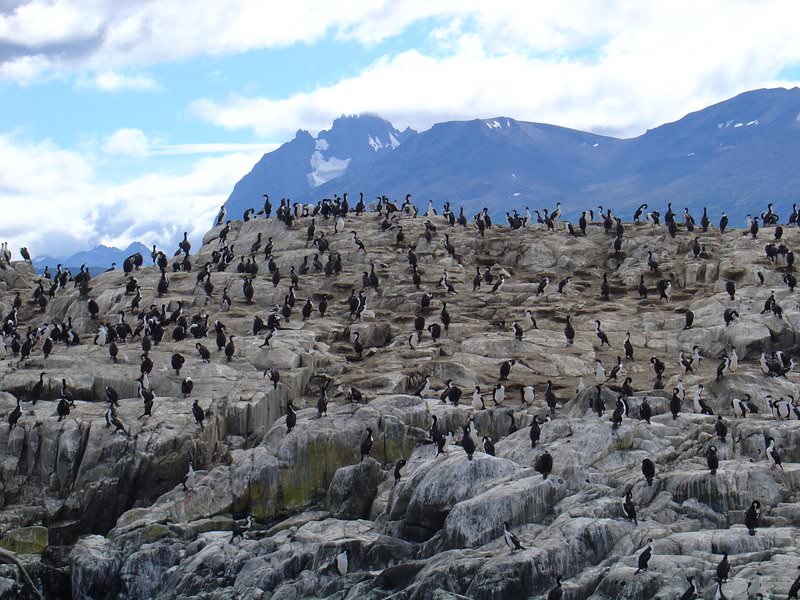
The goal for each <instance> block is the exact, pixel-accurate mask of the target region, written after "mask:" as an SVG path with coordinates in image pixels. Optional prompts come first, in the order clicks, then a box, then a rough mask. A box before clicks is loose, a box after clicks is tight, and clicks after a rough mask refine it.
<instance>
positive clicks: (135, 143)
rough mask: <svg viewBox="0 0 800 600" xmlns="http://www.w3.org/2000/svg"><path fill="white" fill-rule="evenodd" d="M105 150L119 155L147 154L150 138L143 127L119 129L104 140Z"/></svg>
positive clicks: (107, 152)
mask: <svg viewBox="0 0 800 600" xmlns="http://www.w3.org/2000/svg"><path fill="white" fill-rule="evenodd" d="M103 152H105V153H106V154H113V155H118V156H147V155H148V154H150V140H149V139H148V138H147V136H146V135H145V133H144V132H143V131H142V130H141V129H117V130H116V131H115V132H114V133H112V134H111V135H109V136H108V137H107V138H106V139H105V141H104V142H103Z"/></svg>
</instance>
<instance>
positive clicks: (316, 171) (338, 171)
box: [307, 138, 371, 187]
mask: <svg viewBox="0 0 800 600" xmlns="http://www.w3.org/2000/svg"><path fill="white" fill-rule="evenodd" d="M370 139H371V138H370ZM328 147H329V146H328V142H327V141H325V140H324V139H322V138H320V139H317V141H316V143H315V144H314V148H315V150H314V152H313V154H312V155H311V160H310V161H309V162H310V163H311V172H310V173H309V174H308V175H307V177H308V184H309V185H310V186H311V187H319V186H321V185H322V184H323V183H325V182H327V181H330V180H331V179H335V178H336V177H339V176H340V175H342V174H343V173H344V172H345V171H347V167H348V165H349V164H350V159H349V158H336V157H335V156H331V157H330V158H325V157H324V156H323V155H322V152H323V151H324V150H327V149H328Z"/></svg>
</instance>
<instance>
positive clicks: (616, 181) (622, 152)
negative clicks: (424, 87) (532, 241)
mask: <svg viewBox="0 0 800 600" xmlns="http://www.w3.org/2000/svg"><path fill="white" fill-rule="evenodd" d="M343 192H349V196H350V198H351V200H352V202H351V204H352V203H353V202H354V201H355V199H356V198H357V197H358V193H359V192H363V193H364V195H365V198H367V199H372V198H374V197H376V196H379V195H382V194H386V195H387V196H389V197H390V198H395V199H400V200H402V198H403V197H405V195H406V194H408V193H410V194H412V197H413V199H414V201H415V203H416V204H417V206H419V207H420V208H423V209H424V208H425V207H426V206H427V204H428V201H429V200H433V202H434V204H435V205H436V206H441V205H442V203H444V202H445V201H449V202H451V203H452V204H453V206H456V207H460V206H463V207H464V208H465V211H467V214H471V213H474V212H477V211H478V210H480V209H481V208H483V207H488V208H489V211H490V212H491V213H492V214H493V215H495V216H498V215H503V214H504V213H505V212H506V211H509V210H511V209H514V208H516V209H518V210H520V211H522V210H524V208H525V207H526V206H529V207H530V208H531V209H534V208H542V207H549V208H552V207H554V206H555V204H556V202H561V204H562V210H563V212H564V214H565V215H566V216H567V217H575V216H577V215H578V214H579V213H580V211H581V210H584V209H586V208H590V207H596V206H597V205H604V206H610V207H613V209H614V211H615V212H617V213H620V214H623V215H627V218H630V215H628V213H630V212H632V211H633V210H634V209H635V208H636V207H637V206H638V205H639V204H640V203H642V202H647V203H648V204H649V205H650V206H651V207H652V208H659V209H661V210H662V211H663V209H664V208H665V207H666V203H667V202H672V203H673V204H674V209H675V210H676V211H677V210H679V209H681V208H682V207H684V206H689V207H690V208H691V210H693V211H698V212H699V211H701V210H702V207H703V206H707V207H708V210H709V213H710V214H711V215H712V216H714V215H719V213H721V212H722V211H726V212H727V213H728V215H729V216H731V217H732V220H733V222H734V223H736V222H737V219H740V218H743V217H744V215H745V214H747V213H757V212H761V211H762V210H764V209H765V208H766V204H767V202H773V203H774V204H775V206H776V211H777V212H779V213H780V215H781V218H782V219H783V218H784V217H785V216H786V215H787V214H788V212H789V210H790V208H791V204H792V202H793V200H794V199H796V198H797V196H798V192H800V89H798V88H792V89H783V88H777V89H759V90H753V91H749V92H745V93H742V94H739V95H738V96H735V97H733V98H731V99H728V100H725V101H723V102H720V103H718V104H714V105H712V106H709V107H707V108H704V109H702V110H699V111H697V112H693V113H690V114H688V115H686V116H685V117H683V118H681V119H679V120H678V121H675V122H672V123H667V124H664V125H661V126H659V127H656V128H654V129H650V130H648V131H646V132H645V133H643V134H642V135H640V136H638V137H634V138H628V139H619V138H614V137H609V136H603V135H596V134H593V133H588V132H584V131H577V130H574V129H568V128H564V127H559V126H556V125H548V124H542V123H531V122H525V121H519V120H516V119H513V118H510V117H493V118H489V119H474V120H470V121H448V122H444V123H438V124H436V125H434V126H433V127H431V128H430V129H428V130H426V131H423V132H416V131H413V130H411V129H406V130H405V131H402V132H401V131H399V130H398V129H396V128H395V127H394V126H393V125H392V124H391V123H390V122H388V121H386V120H384V119H381V118H380V117H378V116H375V115H360V116H343V117H340V118H339V119H336V120H335V121H334V122H333V125H332V127H331V129H330V130H327V131H322V132H320V133H319V134H318V135H317V136H316V137H314V136H312V135H311V134H310V133H309V132H307V131H303V130H300V131H298V132H297V134H296V136H295V138H294V139H293V140H292V141H290V142H287V143H285V144H283V145H282V146H280V147H279V148H278V149H276V150H274V151H272V152H270V153H267V154H265V155H264V156H263V157H262V158H261V160H260V161H259V162H258V163H257V164H256V165H255V166H254V167H253V169H252V170H251V171H250V173H248V174H247V175H245V176H244V177H243V178H242V179H241V180H240V181H239V182H238V183H237V184H236V186H235V187H234V189H233V192H232V193H231V195H230V197H229V198H228V200H227V202H226V208H227V209H228V215H229V218H241V215H242V213H243V212H244V211H245V210H246V209H247V208H249V207H260V206H261V205H262V203H263V198H262V194H264V193H268V194H270V197H271V198H272V202H273V205H277V203H278V202H277V201H278V199H280V198H282V197H288V198H290V199H291V200H292V201H302V202H316V201H317V200H319V199H320V198H323V197H332V196H333V195H334V194H339V195H341V194H342V193H343Z"/></svg>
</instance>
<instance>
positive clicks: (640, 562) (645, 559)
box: [634, 540, 653, 575]
mask: <svg viewBox="0 0 800 600" xmlns="http://www.w3.org/2000/svg"><path fill="white" fill-rule="evenodd" d="M652 543H653V540H648V544H647V546H645V547H644V550H642V551H641V552H640V553H639V557H638V558H637V559H636V573H634V575H636V574H638V573H639V572H640V571H647V563H649V562H650V557H651V556H652V555H653V546H652Z"/></svg>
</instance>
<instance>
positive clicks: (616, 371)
mask: <svg viewBox="0 0 800 600" xmlns="http://www.w3.org/2000/svg"><path fill="white" fill-rule="evenodd" d="M624 371H625V367H624V366H623V365H622V358H621V357H619V356H618V357H617V364H616V365H614V366H613V367H612V368H611V372H610V373H609V374H608V377H607V378H606V382H609V381H616V380H617V375H620V374H622V373H624Z"/></svg>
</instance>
